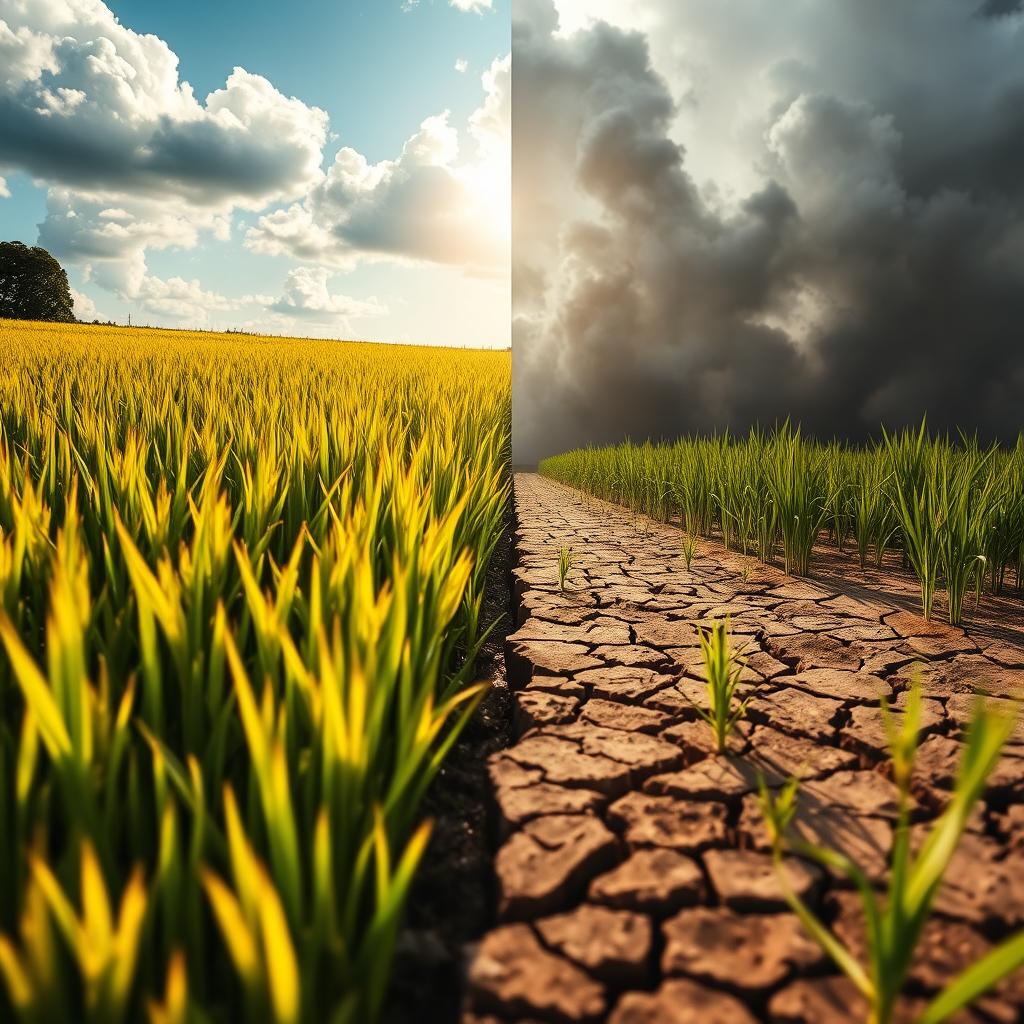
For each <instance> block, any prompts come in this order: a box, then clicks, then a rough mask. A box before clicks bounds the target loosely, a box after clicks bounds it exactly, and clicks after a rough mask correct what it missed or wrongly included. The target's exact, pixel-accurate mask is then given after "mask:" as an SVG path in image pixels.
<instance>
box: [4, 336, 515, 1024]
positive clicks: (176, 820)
mask: <svg viewBox="0 0 1024 1024" xmlns="http://www.w3.org/2000/svg"><path fill="white" fill-rule="evenodd" d="M509 423H510V359H509V355H508V353H498V352H482V351H458V350H453V349H426V348H406V347H397V346H380V345H364V344H350V343H337V342H326V341H297V340H288V339H276V338H259V337H250V336H240V335H210V334H189V333H184V332H174V331H162V330H161V331H156V330H154V331H147V330H123V329H118V328H103V327H78V326H65V325H60V326H56V325H45V324H21V323H10V322H9V323H6V324H4V325H2V326H0V641H2V643H0V880H2V881H3V884H2V885H0V1019H3V1020H7V1019H11V1018H12V1015H14V1016H16V1017H19V1018H21V1019H25V1020H32V1021H51V1020H52V1021H71V1020H75V1021H79V1020H80V1021H89V1022H114V1021H119V1020H132V1021H135V1020H146V1019H150V1020H152V1021H154V1022H168V1024H170V1022H174V1024H178V1022H185V1021H205V1020H210V1021H228V1020H240V1019H250V1020H273V1021H280V1022H290V1021H306V1020H308V1021H313V1020H315V1021H332V1022H338V1024H341V1022H353V1024H365V1022H370V1021H372V1020H374V1019H375V1017H376V1016H377V1014H378V1012H379V1009H380V1006H381V1002H382V999H383V995H384V991H385V987H386V983H387V977H388V971H389V965H390V961H391V954H392V948H393V943H394V938H395V933H396V930H397V928H398V925H399V922H400V917H401V913H402V909H403V905H404V902H405V898H406V895H407V893H408V889H409V883H410V878H411V876H412V874H413V872H414V871H415V868H416V865H417V861H418V859H419V858H420V857H421V855H422V853H423V850H424V847H425V844H426V841H427V836H428V826H426V825H424V824H423V823H421V821H420V815H419V813H418V807H419V804H420V800H421V797H422V796H423V794H424V791H425V789H426V788H427V786H428V785H429V783H430V781H431V778H432V777H433V775H434V773H435V772H436V769H437V768H438V765H439V762H440V760H441V758H442V757H443V755H444V754H445V752H446V750H447V748H448V746H449V745H450V744H451V743H452V742H453V741H454V738H455V737H456V735H457V732H458V729H459V727H460V725H461V724H462V723H463V722H464V721H465V719H466V717H467V716H468V715H469V714H470V713H471V712H472V710H473V708H474V706H475V704H476V702H477V700H478V699H479V697H480V693H481V689H480V687H479V686H478V685H475V684H474V677H473V675H472V663H473V656H474V653H475V652H476V650H477V648H478V646H479V643H480V641H481V633H482V626H481V623H480V621H479V619H480V608H481V600H482V596H483V589H484V580H485V573H486V568H487V563H488V559H489V558H490V554H491V551H492V550H493V547H494V544H495V543H496V541H497V538H498V536H499V533H500V529H501V522H502V515H503V508H504V504H505V500H506V496H507V480H506V460H507V453H508V437H509Z"/></svg>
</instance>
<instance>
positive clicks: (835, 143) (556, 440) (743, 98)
mask: <svg viewBox="0 0 1024 1024" xmlns="http://www.w3.org/2000/svg"><path fill="white" fill-rule="evenodd" d="M643 6H646V7H648V8H650V10H649V11H648V13H651V12H652V11H653V12H655V13H658V14H659V17H660V21H658V22H657V24H658V28H657V29H652V33H651V38H650V39H648V38H645V37H644V36H642V35H640V34H638V33H632V32H628V31H624V30H622V29H618V28H612V27H609V26H608V25H602V24H597V25H595V26H593V27H592V28H590V29H588V30H585V31H582V32H578V33H576V34H574V35H571V36H567V37H562V36H558V35H554V34H553V29H554V27H555V25H554V21H553V16H552V10H551V7H550V5H546V4H544V3H543V2H541V0H532V2H531V3H530V4H529V5H526V4H524V5H523V6H522V7H521V8H520V9H519V14H518V16H517V19H516V22H515V24H514V27H513V47H514V53H515V59H516V72H515V75H514V77H513V139H514V143H513V180H514V189H515V193H514V210H513V230H514V236H513V237H514V244H513V254H514V255H513V258H514V267H513V309H514V323H513V350H514V372H515V405H514V415H515V424H514V427H515V457H516V459H517V460H518V461H521V462H529V461H533V460H535V459H537V458H538V457H542V456H544V455H546V454H550V453H552V452H555V451H559V450H563V449H564V448H566V447H569V446H573V445H578V444H585V443H602V442H611V441H615V440H618V439H620V438H622V437H624V436H632V437H634V438H641V437H663V436H674V435H677V434H679V433H680V432H687V431H698V430H700V431H704V430H709V429H716V428H717V429H724V428H726V427H729V428H731V429H733V430H743V429H746V428H747V427H749V426H750V425H752V424H754V423H758V422H760V423H762V424H768V423H771V422H773V421H775V420H777V419H780V418H784V417H786V416H793V417H794V418H796V419H799V420H801V421H802V422H803V423H804V424H805V426H806V427H807V428H809V429H811V430H813V431H815V432H817V433H819V434H823V435H832V434H837V435H840V436H847V437H860V436H863V435H865V434H867V433H869V432H873V431H876V430H877V428H878V426H879V424H880V423H883V422H884V423H885V424H886V425H888V426H896V425H900V424H903V423H908V422H913V421H915V420H917V419H919V418H920V416H921V415H922V414H923V413H924V412H927V413H928V415H929V418H930V422H931V423H932V424H933V425H934V426H936V427H939V428H944V427H953V426H956V425H962V426H965V427H967V428H969V429H972V430H973V429H977V430H979V431H980V432H981V433H982V434H983V435H986V436H1003V437H1006V436H1010V435H1015V434H1016V432H1017V431H1018V429H1019V428H1020V427H1021V426H1022V425H1024V424H1022V416H1021V409H1022V400H1024V345H1022V341H1021V337H1020V334H1021V330H1022V327H1021V325H1022V323H1024V102H1022V100H1024V92H1022V90H1024V30H1022V27H1021V25H1022V22H1024V18H1022V17H1021V16H1019V15H1014V14H1013V13H1012V11H1010V10H1009V6H1008V5H1006V4H1002V5H1001V8H1000V10H998V11H996V10H995V9H994V5H993V4H989V5H987V7H986V12H985V13H986V14H987V15H994V14H997V13H998V14H1001V15H1004V16H1002V17H999V18H995V17H988V16H987V17H984V18H979V17H977V16H976V15H977V12H978V8H977V7H972V6H971V5H970V4H966V3H963V2H960V0H932V2H929V3H924V2H909V0H908V2H907V3H906V4H895V5H893V4H883V3H881V2H880V0H879V2H875V0H865V2H864V3H862V4H861V3H858V4H849V3H845V2H841V0H835V2H832V3H818V4H795V5H793V6H792V8H790V7H787V8H785V10H784V11H783V10H782V9H780V8H779V7H778V5H769V4H766V3H757V2H754V0H745V2H740V3H737V4H735V5H733V4H730V5H721V4H716V5H709V4H705V3H699V2H697V0H687V2H686V3H672V4H669V3H667V2H666V3H664V4H656V3H650V4H647V5H643ZM744 19H745V20H744ZM741 30H742V31H741ZM652 52H653V54H654V62H655V64H656V65H657V68H658V69H659V70H661V69H667V71H668V73H669V75H670V77H671V78H672V81H671V82H669V81H666V79H664V78H662V77H661V75H660V74H659V73H658V72H657V71H656V70H655V66H654V65H652V59H651V54H652ZM694 53H697V54H699V59H698V58H694V57H693V54H694ZM691 108H692V109H691ZM694 112H695V113H694ZM723 112H724V113H723ZM726 114H728V115H729V116H725V115H726ZM702 146H703V147H705V149H706V151H707V152H710V151H711V150H712V147H714V149H713V153H714V158H713V159H710V160H707V159H706V160H705V161H704V162H703V164H702V165H701V166H702V168H703V171H704V173H703V174H702V175H700V182H699V183H698V178H697V175H696V173H695V172H694V171H693V170H692V167H693V166H694V164H695V163H697V162H699V158H700V157H701V156H703V155H704V154H702V153H701V148H702ZM719 169H720V173H718V171H719ZM736 181H740V182H742V183H743V188H742V190H741V191H740V192H739V193H738V194H737V190H736V188H735V187H730V182H736Z"/></svg>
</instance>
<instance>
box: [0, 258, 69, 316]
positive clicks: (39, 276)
mask: <svg viewBox="0 0 1024 1024" xmlns="http://www.w3.org/2000/svg"><path fill="white" fill-rule="evenodd" d="M0 319H6V320H56V321H59V322H61V323H73V322H74V320H75V314H74V311H73V309H72V299H71V288H70V287H69V285H68V275H67V274H66V273H64V268H63V267H62V266H61V265H60V264H59V263H58V262H57V261H56V260H55V259H54V258H53V257H52V256H51V255H50V254H49V253H48V252H47V251H46V250H45V249H40V248H39V246H33V247H29V246H27V245H25V244H24V243H23V242H0Z"/></svg>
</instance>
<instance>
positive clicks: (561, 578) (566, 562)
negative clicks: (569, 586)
mask: <svg viewBox="0 0 1024 1024" xmlns="http://www.w3.org/2000/svg"><path fill="white" fill-rule="evenodd" d="M574 558H575V556H574V555H573V551H572V548H569V547H566V546H565V545H564V544H563V545H562V547H561V548H560V549H559V551H558V589H559V590H560V591H562V593H565V581H566V580H567V579H568V578H569V573H570V572H572V565H573V560H574Z"/></svg>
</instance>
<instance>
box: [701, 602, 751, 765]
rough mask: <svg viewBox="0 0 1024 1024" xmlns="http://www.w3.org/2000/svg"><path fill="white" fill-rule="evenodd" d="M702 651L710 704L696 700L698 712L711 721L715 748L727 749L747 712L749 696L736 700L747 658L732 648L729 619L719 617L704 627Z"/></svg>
mask: <svg viewBox="0 0 1024 1024" xmlns="http://www.w3.org/2000/svg"><path fill="white" fill-rule="evenodd" d="M699 638H700V647H701V653H702V654H703V656H704V685H705V688H706V691H707V696H708V706H707V708H702V707H700V706H699V705H697V704H694V708H695V709H696V711H697V714H698V715H700V717H701V718H703V719H704V721H705V722H707V724H708V726H709V727H710V729H711V732H712V735H713V736H714V738H715V749H716V750H717V751H718V753H720V754H721V753H724V752H725V748H726V744H727V743H728V740H729V736H730V734H731V733H732V731H733V729H734V728H735V727H736V723H737V722H739V721H740V720H741V719H742V718H743V716H744V715H745V714H746V713H747V704H748V702H749V701H750V698H749V697H748V698H747V699H746V700H743V701H739V702H738V703H737V702H736V699H735V697H736V687H737V685H738V684H739V678H740V675H741V674H742V673H743V668H744V665H745V664H746V662H745V661H744V660H743V658H742V652H741V651H735V650H733V649H732V643H731V639H730V630H729V622H728V620H726V621H718V622H715V623H714V624H713V625H712V626H711V627H709V628H704V627H702V628H701V629H700V633H699Z"/></svg>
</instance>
